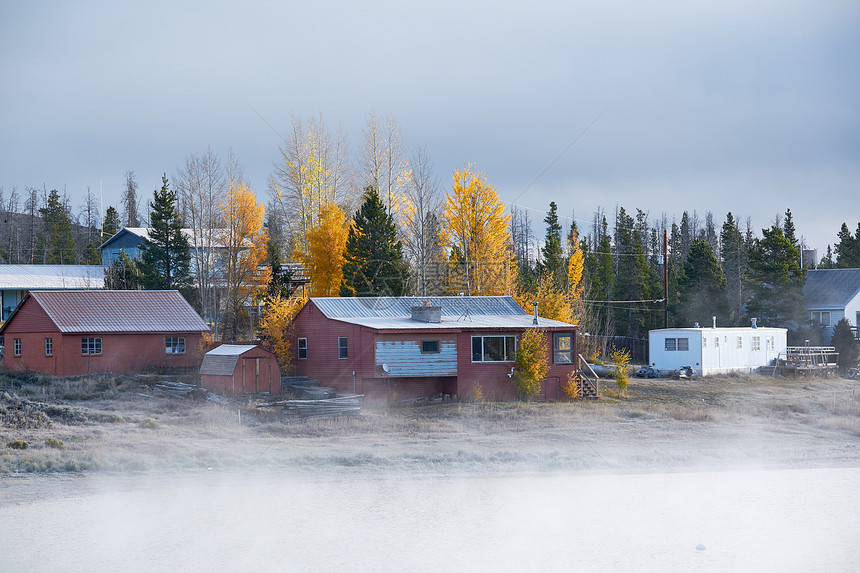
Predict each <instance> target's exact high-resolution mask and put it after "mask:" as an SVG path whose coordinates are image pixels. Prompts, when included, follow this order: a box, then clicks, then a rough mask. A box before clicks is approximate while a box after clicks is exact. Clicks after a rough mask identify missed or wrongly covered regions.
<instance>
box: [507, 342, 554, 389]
mask: <svg viewBox="0 0 860 573" xmlns="http://www.w3.org/2000/svg"><path fill="white" fill-rule="evenodd" d="M548 355H549V348H548V346H547V343H546V337H545V336H544V331H543V330H542V329H540V328H530V329H528V330H526V331H525V332H524V333H523V335H522V336H521V337H520V344H519V347H518V348H517V359H516V362H515V364H514V377H513V384H514V388H515V389H516V391H517V394H518V395H519V396H520V398H521V399H525V400H528V399H529V398H531V397H532V396H537V395H538V393H539V392H540V383H541V380H543V379H544V378H546V375H547V372H549V358H548Z"/></svg>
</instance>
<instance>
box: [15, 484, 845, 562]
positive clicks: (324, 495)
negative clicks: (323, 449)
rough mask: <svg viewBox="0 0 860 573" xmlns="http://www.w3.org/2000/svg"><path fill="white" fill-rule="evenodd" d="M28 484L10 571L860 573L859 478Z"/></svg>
mask: <svg viewBox="0 0 860 573" xmlns="http://www.w3.org/2000/svg"><path fill="white" fill-rule="evenodd" d="M34 482H35V483H30V484H24V485H26V486H27V487H28V488H29V487H32V488H35V490H33V491H29V493H28V496H26V497H29V498H30V499H29V500H28V501H25V502H23V503H18V504H17V505H10V504H9V502H10V500H11V499H12V496H11V495H10V494H11V493H14V490H15V488H18V487H21V486H20V484H15V483H14V480H6V482H5V483H4V482H0V492H2V494H3V495H2V496H0V500H2V505H3V507H0V570H3V571H21V570H27V571H239V570H253V569H262V568H267V569H270V570H276V571H311V570H320V571H445V570H458V571H486V570H492V571H571V570H579V571H595V570H598V571H599V570H629V571H633V570H635V571H645V570H659V571H671V570H675V571H691V570H696V571H708V570H720V571H725V570H738V571H755V570H758V571H775V570H780V571H813V570H817V571H837V570H860V552H858V551H856V549H855V548H854V544H855V542H856V540H857V539H860V520H858V519H857V515H858V512H859V511H860V493H858V490H857V488H856V484H857V483H860V468H840V469H800V470H771V471H750V472H721V473H714V472H710V473H679V474H641V475H616V476H598V475H568V476H527V477H510V478H499V477H481V478H471V479H427V480H408V479H407V480H367V479H361V480H350V481H313V480H310V479H306V478H303V479H296V478H293V477H289V476H285V475H279V474H276V473H266V474H254V475H236V474H229V475H225V474H212V473H196V474H193V475H186V476H180V477H176V476H170V477H167V476H154V477H152V476H147V477H121V478H117V477H114V478H111V477H105V476H95V477H87V478H81V479H75V480H53V479H51V478H38V479H36V480H34ZM3 490H5V491H3ZM699 543H705V544H706V545H707V548H708V549H707V551H696V546H697V545H698V544H699Z"/></svg>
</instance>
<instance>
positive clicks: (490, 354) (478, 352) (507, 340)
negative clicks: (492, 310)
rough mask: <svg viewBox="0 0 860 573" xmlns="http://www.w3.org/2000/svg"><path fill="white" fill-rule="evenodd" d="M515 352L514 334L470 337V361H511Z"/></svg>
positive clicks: (514, 356) (515, 341)
mask: <svg viewBox="0 0 860 573" xmlns="http://www.w3.org/2000/svg"><path fill="white" fill-rule="evenodd" d="M516 352H517V337H516V336H473V337H472V362H513V361H514V360H515V359H516Z"/></svg>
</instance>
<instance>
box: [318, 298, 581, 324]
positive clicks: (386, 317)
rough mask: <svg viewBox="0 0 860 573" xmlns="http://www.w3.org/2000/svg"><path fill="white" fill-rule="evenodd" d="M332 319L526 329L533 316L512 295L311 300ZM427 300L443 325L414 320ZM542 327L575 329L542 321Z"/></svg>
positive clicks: (547, 320) (377, 322)
mask: <svg viewBox="0 0 860 573" xmlns="http://www.w3.org/2000/svg"><path fill="white" fill-rule="evenodd" d="M311 301H313V303H314V304H315V305H316V306H317V308H319V309H320V311H322V313H323V314H324V315H325V316H326V317H327V318H330V319H334V320H340V321H343V322H348V323H350V324H358V325H361V326H367V327H370V328H374V329H379V330H384V329H434V328H517V329H518V328H527V327H530V326H532V318H533V317H532V315H531V314H529V313H527V312H526V311H524V310H523V309H522V308H521V307H520V305H519V304H517V302H516V301H515V300H514V299H513V298H511V297H509V296H431V297H331V298H327V297H312V298H311ZM425 301H428V302H429V303H430V305H431V306H441V307H442V322H420V321H416V320H412V318H411V317H412V307H413V306H421V305H423V303H424V302H425ZM540 326H572V325H570V324H567V323H565V322H559V321H557V320H550V319H547V318H541V319H540Z"/></svg>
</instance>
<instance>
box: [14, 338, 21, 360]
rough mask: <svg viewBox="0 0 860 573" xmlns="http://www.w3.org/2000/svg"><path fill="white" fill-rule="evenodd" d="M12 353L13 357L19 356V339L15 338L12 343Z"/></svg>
mask: <svg viewBox="0 0 860 573" xmlns="http://www.w3.org/2000/svg"><path fill="white" fill-rule="evenodd" d="M12 352H13V353H14V354H15V356H21V339H20V338H15V339H13V341H12Z"/></svg>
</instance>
